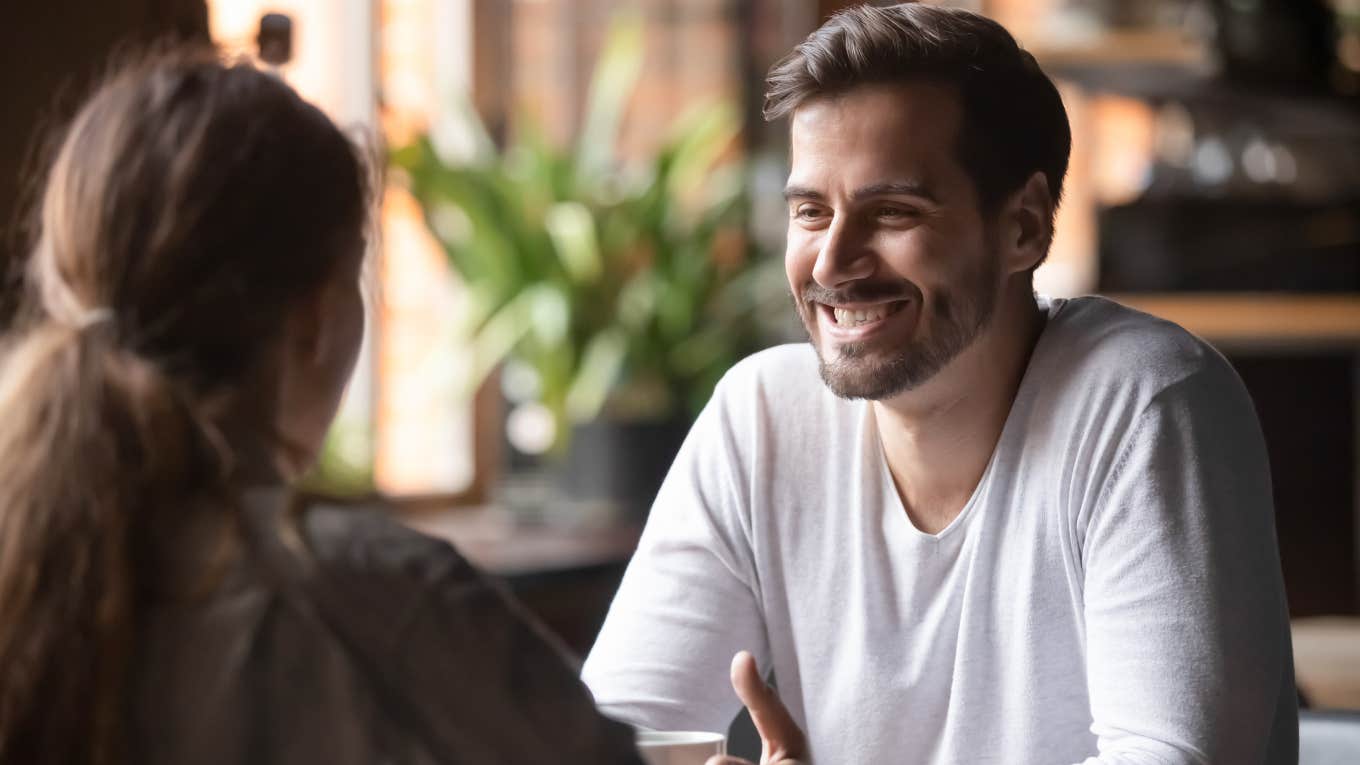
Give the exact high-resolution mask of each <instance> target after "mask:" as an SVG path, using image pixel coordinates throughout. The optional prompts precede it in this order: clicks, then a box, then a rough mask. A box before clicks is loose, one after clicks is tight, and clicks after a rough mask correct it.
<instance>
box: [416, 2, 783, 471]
mask: <svg viewBox="0 0 1360 765" xmlns="http://www.w3.org/2000/svg"><path fill="white" fill-rule="evenodd" d="M641 58H642V29H641V27H640V26H639V24H637V23H636V22H634V21H622V22H619V23H617V24H616V25H615V27H614V29H612V30H611V33H610V35H609V37H608V38H607V42H606V46H605V50H604V52H603V53H602V55H601V58H600V61H599V63H598V65H597V67H596V71H595V75H594V79H593V81H592V85H591V92H590V97H589V99H588V104H587V109H586V118H585V121H584V124H583V127H582V129H581V131H580V138H579V142H578V143H577V145H576V146H575V147H573V148H562V147H557V146H553V145H552V144H551V143H550V142H549V141H548V140H546V139H545V138H544V137H543V136H542V134H541V133H540V132H539V131H537V130H535V129H534V127H533V126H532V125H529V124H527V123H526V122H524V121H521V123H520V127H521V129H520V130H519V131H517V137H516V139H515V141H514V142H513V143H512V144H511V145H510V146H508V147H507V148H505V149H504V150H498V149H497V148H496V147H495V146H494V144H493V143H492V141H491V140H490V139H489V138H488V137H487V135H486V132H485V130H484V129H483V128H482V125H481V124H480V122H479V121H478V120H477V118H476V116H475V115H474V114H473V113H472V111H471V109H470V108H466V107H465V108H464V117H465V125H464V133H465V134H466V135H471V136H472V140H471V141H470V143H471V150H470V151H468V152H466V153H467V156H466V157H465V158H462V159H457V160H456V159H453V158H450V157H449V156H448V155H449V154H450V152H448V151H445V152H443V153H441V152H440V151H439V148H438V141H435V140H431V138H430V137H429V136H426V137H422V138H421V139H419V140H417V141H415V142H414V143H412V144H410V145H407V146H403V147H400V148H398V149H396V150H395V151H394V152H393V154H392V164H393V165H394V167H395V168H397V169H398V170H399V175H402V176H404V181H405V183H406V184H407V186H408V188H409V189H410V190H411V192H412V193H413V194H414V195H415V197H416V198H417V199H418V200H419V201H420V203H421V205H422V207H423V209H424V212H425V217H426V221H427V223H428V224H429V226H430V228H431V230H432V232H433V233H434V235H435V236H436V238H437V239H438V240H439V241H440V242H441V243H442V245H443V247H444V248H445V250H446V252H447V254H448V257H449V260H450V263H451V264H452V265H453V268H454V269H455V270H456V271H457V272H458V274H459V275H460V276H461V277H462V279H463V281H464V282H465V285H466V288H467V292H468V306H467V331H468V336H469V339H470V341H471V348H472V354H473V362H472V363H473V364H474V374H473V375H472V376H471V377H472V378H473V379H474V380H475V381H478V382H480V381H481V380H482V379H484V378H485V376H486V375H487V374H489V373H490V372H491V371H492V370H493V369H495V368H496V367H497V366H498V365H500V364H501V363H502V362H504V361H506V360H512V361H514V362H517V363H518V364H519V365H520V366H521V367H523V368H528V369H531V370H533V372H534V373H535V377H536V378H537V379H536V386H535V387H536V388H537V391H538V399H539V401H541V402H542V403H543V404H544V405H545V406H546V407H547V408H548V409H549V411H551V412H552V414H553V416H554V419H555V421H556V424H557V426H558V427H557V430H556V433H557V434H558V442H557V445H558V446H559V448H560V447H561V446H562V444H563V443H564V438H563V436H565V434H566V433H567V432H568V430H569V425H570V424H571V423H573V422H582V421H586V420H590V419H593V418H596V417H598V416H601V415H604V416H609V417H614V418H620V419H634V420H638V419H648V420H663V419H667V418H670V417H675V416H678V415H681V414H684V413H685V412H686V411H687V410H688V411H691V412H692V411H693V410H695V409H697V407H699V406H702V404H703V403H704V402H705V401H706V400H707V399H708V396H709V394H710V393H711V391H712V387H713V385H714V384H715V383H716V381H717V379H718V378H719V377H720V376H721V375H722V373H723V372H724V371H725V370H726V369H727V368H728V367H729V366H730V365H731V364H732V363H733V362H735V361H736V360H737V359H739V358H740V357H741V356H742V355H744V354H745V353H747V352H749V351H751V350H753V349H754V348H755V347H758V342H759V340H758V338H757V337H756V326H757V323H756V322H754V321H753V320H752V319H753V313H754V312H755V311H758V310H761V308H762V306H763V305H765V304H767V303H768V300H769V296H770V294H771V289H770V286H771V284H772V283H774V284H782V281H779V280H778V279H775V280H773V282H772V280H771V279H770V276H769V274H770V265H771V263H770V261H769V259H767V258H760V257H759V255H758V253H757V252H756V248H755V246H754V245H753V244H752V243H751V240H750V238H749V237H748V236H746V233H745V229H746V222H747V219H748V216H749V207H750V205H749V199H748V195H747V191H746V181H745V173H744V169H743V167H742V166H741V165H740V164H739V163H734V162H731V161H726V157H727V156H728V155H730V154H731V153H732V148H733V146H734V144H735V141H736V139H737V136H738V134H739V129H740V125H739V120H738V118H737V114H736V111H735V109H734V108H733V107H732V106H731V105H728V104H718V105H712V106H707V107H704V108H700V109H696V110H694V111H692V112H691V113H689V114H688V115H687V116H686V117H684V118H682V119H681V120H680V121H679V122H678V124H677V128H676V130H675V132H674V134H673V135H672V136H671V137H670V138H669V139H668V140H666V141H665V142H664V144H663V146H662V147H661V149H660V150H659V151H657V153H656V154H655V155H654V156H652V157H650V158H649V159H648V160H647V161H645V162H641V163H635V164H633V165H625V164H624V163H622V162H620V161H619V160H617V159H616V157H615V151H614V149H615V144H616V141H617V136H618V132H619V125H620V122H621V120H622V115H623V113H624V111H625V107H626V106H627V104H628V102H629V99H630V97H631V94H632V93H633V90H634V88H635V85H636V80H637V74H638V72H639V71H640V69H641ZM780 294H781V296H782V293H780Z"/></svg>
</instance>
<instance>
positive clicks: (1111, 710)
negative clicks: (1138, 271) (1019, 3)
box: [585, 4, 1298, 765]
mask: <svg viewBox="0 0 1360 765" xmlns="http://www.w3.org/2000/svg"><path fill="white" fill-rule="evenodd" d="M768 83H769V90H768V92H767V101H766V113H767V116H769V117H771V118H784V117H788V118H789V119H790V131H791V166H792V167H791V172H790V174H789V179H788V185H787V188H786V190H785V196H786V197H787V199H788V212H789V228H788V249H787V253H786V256H785V262H786V267H787V272H788V279H789V287H790V289H791V291H792V293H793V296H794V302H795V305H796V306H797V310H798V314H799V316H800V317H801V319H802V322H803V324H804V325H805V327H806V329H807V333H808V336H809V339H810V343H809V344H807V345H796V346H785V347H780V348H775V349H771V350H769V351H765V352H763V353H760V354H757V355H755V356H753V357H751V358H749V359H747V360H746V361H744V362H742V363H741V364H739V365H738V366H737V367H735V368H734V369H733V370H732V371H731V372H730V373H729V374H728V375H727V377H726V378H725V379H724V380H723V382H722V384H721V385H720V386H719V388H718V390H717V392H716V393H715V395H714V398H713V400H712V402H711V403H710V404H709V406H708V407H707V409H706V410H705V411H704V413H703V414H702V415H701V417H700V418H699V420H698V422H697V423H696V424H695V426H694V429H693V431H692V432H691V434H690V437H689V439H688V440H687V442H686V444H685V446H684V447H683V448H682V450H681V452H680V454H679V456H678V457H677V460H676V463H675V465H674V467H673V468H672V470H671V473H670V475H669V477H668V478H667V480H666V483H665V485H664V486H663V487H662V489H661V492H660V494H659V495H658V497H657V500H656V503H655V505H654V507H653V510H652V514H651V517H650V520H649V521H648V526H647V529H646V532H645V533H644V535H643V539H642V542H641V544H640V546H639V549H638V552H637V555H636V557H635V558H634V560H633V562H632V564H631V565H630V567H629V570H628V573H627V575H626V576H625V578H624V581H623V585H622V587H621V588H620V591H619V594H618V596H617V598H616V600H615V602H614V605H613V607H612V608H611V611H610V614H609V617H608V620H607V622H606V624H605V627H604V629H603V632H602V633H601V635H600V638H599V640H598V642H597V643H596V646H595V648H594V650H593V651H592V653H591V656H590V658H589V660H588V661H587V663H586V667H585V679H586V682H587V683H588V684H589V685H590V687H591V688H592V690H593V691H594V693H595V695H596V698H597V701H598V702H599V703H600V705H601V706H602V708H603V709H604V710H605V711H606V712H608V713H610V714H613V715H614V716H617V717H619V718H622V719H624V720H626V721H628V722H631V723H634V724H636V725H640V726H645V727H649V728H660V729H725V728H726V727H727V725H728V724H729V722H730V721H731V719H732V717H733V715H734V713H735V712H736V711H737V709H738V704H739V703H740V702H739V701H738V700H737V697H736V696H734V695H733V694H732V692H731V690H730V689H729V688H728V687H727V685H726V682H725V678H726V677H727V666H728V662H729V660H730V659H731V657H732V655H733V654H734V653H735V652H737V651H740V650H750V651H751V652H752V653H753V654H754V657H755V663H754V665H752V664H751V663H750V662H749V661H747V660H746V659H744V658H743V659H742V660H740V661H738V662H737V663H736V664H735V665H734V669H733V671H734V680H736V682H737V685H738V689H739V690H740V691H741V696H742V698H743V699H746V700H747V702H748V704H751V705H752V706H753V707H755V706H756V705H759V707H760V708H753V712H755V713H756V716H757V717H758V718H763V719H764V720H766V721H768V720H771V719H776V718H777V719H780V720H783V721H785V722H787V723H788V724H787V725H777V726H770V725H767V726H766V730H764V734H765V737H766V740H767V741H766V743H767V749H768V750H769V751H770V752H772V753H773V752H776V751H778V752H782V754H784V755H793V756H798V757H799V758H800V759H811V760H815V761H816V762H819V763H825V764H826V765H852V764H856V765H857V764H859V763H866V764H867V763H890V762H891V763H913V764H916V763H941V764H943V763H984V762H986V763H1003V764H1004V765H1026V764H1028V763H1035V764H1036V765H1037V764H1038V763H1048V764H1052V763H1080V762H1085V763H1122V764H1126V765H1132V764H1135V763H1158V764H1159V765H1168V764H1180V763H1185V764H1186V765H1189V764H1190V763H1197V764H1199V765H1204V764H1205V763H1231V764H1233V765H1237V764H1238V763H1286V762H1290V763H1292V762H1295V761H1296V760H1297V724H1298V721H1297V709H1296V697H1295V690H1294V684H1293V669H1292V663H1291V651H1290V642H1289V628H1288V619H1287V609H1286V607H1285V598H1284V588H1283V585H1282V582H1281V577H1280V566H1279V560H1278V555H1277V551H1276V542H1275V535H1274V517H1273V509H1272V505H1271V499H1270V496H1271V490H1270V478H1269V473H1268V466H1267V463H1266V456H1265V449H1264V446H1263V443H1262V438H1261V434H1260V429H1259V427H1258V425H1257V422H1256V418H1255V415H1254V412H1253V410H1252V405H1251V402H1250V399H1249V398H1248V397H1247V394H1246V392H1245V390H1244V389H1243V387H1242V385H1241V382H1240V381H1239V380H1238V378H1237V376H1236V375H1235V374H1234V373H1233V371H1232V369H1231V368H1230V367H1229V365H1228V364H1227V363H1226V362H1225V361H1224V360H1223V358H1222V357H1221V356H1219V355H1218V354H1217V353H1215V352H1214V351H1213V350H1212V349H1211V348H1209V347H1208V346H1206V345H1205V344H1204V343H1202V342H1201V341H1199V340H1197V339H1196V338H1194V337H1193V336H1191V335H1189V334H1187V333H1186V332H1185V331H1183V330H1181V329H1180V328H1178V327H1176V326H1174V325H1172V324H1169V323H1166V322H1163V321H1159V320H1157V319H1154V318H1151V317H1149V316H1146V315H1144V314H1140V313H1137V312H1134V311H1131V310H1128V309H1125V308H1122V307H1120V306H1118V305H1116V304H1114V303H1111V302H1108V301H1105V300H1102V299H1099V298H1082V299H1074V300H1050V299H1044V298H1040V297H1037V296H1036V295H1035V294H1034V291H1033V287H1032V274H1033V272H1034V269H1035V268H1036V267H1038V266H1039V264H1040V263H1042V261H1043V259H1044V257H1045V255H1046V254H1047V251H1048V247H1049V243H1050V241H1051V239H1052V225H1053V213H1054V210H1055V208H1056V206H1057V202H1058V199H1059V197H1060V194H1061V188H1062V183H1063V175H1064V173H1065V171H1066V165H1067V157H1068V151H1069V145H1070V133H1069V129H1068V124H1067V117H1066V113H1065V112H1064V110H1063V106H1062V102H1061V99H1060V98H1059V96H1058V93H1057V90H1056V89H1055V88H1054V86H1053V84H1052V82H1051V81H1050V80H1049V79H1048V78H1047V77H1046V76H1045V75H1044V74H1043V73H1042V72H1041V71H1040V70H1039V68H1038V66H1037V65H1036V64H1035V62H1034V59H1033V58H1032V57H1031V56H1030V55H1029V54H1027V53H1024V52H1023V51H1021V50H1020V49H1019V48H1018V47H1017V46H1016V44H1015V41H1014V40H1013V39H1012V38H1011V36H1010V35H1009V34H1008V33H1007V32H1006V31H1005V30H1004V29H1002V28H1001V27H1000V26H998V25H997V24H995V23H993V22H991V21H989V20H987V19H985V18H983V17H981V16H977V15H974V14H971V13H967V12H963V11H956V10H949V9H944V8H940V7H935V6H926V5H914V4H906V5H900V6H896V7H892V8H872V7H863V8H858V9H854V10H851V11H847V12H843V13H841V14H839V15H837V16H835V17H833V18H832V19H831V20H830V21H828V22H827V23H826V25H824V26H823V27H822V28H821V29H819V30H818V31H817V32H815V33H813V34H812V35H811V36H810V37H809V38H808V39H807V40H806V41H805V42H804V43H803V44H801V45H800V46H798V48H796V49H795V50H794V51H793V52H792V53H791V54H790V55H789V56H788V57H786V58H785V59H784V60H783V61H781V62H780V63H779V64H777V65H776V66H775V68H774V69H773V70H772V72H771V74H770V77H769V81H768ZM757 667H758V669H757ZM743 673H745V675H744V677H743ZM756 673H759V674H771V673H772V674H773V676H774V678H775V680H776V682H777V684H778V695H779V698H780V699H782V705H781V704H780V702H779V701H775V700H774V698H775V697H774V696H773V695H771V694H764V693H763V692H762V691H760V690H752V689H753V688H756V687H757V686H758V685H759V683H758V679H757V680H753V678H755V675H756ZM753 699H754V702H753ZM785 709H786V710H787V715H786V716H785V714H784V713H785ZM795 726H796V727H795ZM772 728H774V729H772ZM799 728H801V731H805V732H806V744H804V742H803V740H802V738H801V731H799V730H798V729H799ZM795 740H796V743H791V742H794V741H795Z"/></svg>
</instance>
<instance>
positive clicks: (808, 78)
mask: <svg viewBox="0 0 1360 765" xmlns="http://www.w3.org/2000/svg"><path fill="white" fill-rule="evenodd" d="M921 78H924V79H927V80H930V81H933V82H939V83H942V84H945V85H949V86H952V87H954V88H955V89H956V92H957V93H958V96H959V100H960V103H961V105H962V110H963V119H962V125H961V127H960V128H959V136H958V139H957V141H956V144H955V153H956V155H957V157H958V159H959V162H960V164H962V165H963V168H964V169H965V170H966V171H967V172H968V174H969V176H970V177H971V178H972V179H973V183H974V184H975V185H976V186H977V191H978V197H979V200H980V202H981V204H982V207H983V209H984V210H991V209H994V208H995V206H996V205H997V204H999V203H1000V202H1001V201H1002V200H1003V199H1004V198H1005V197H1006V196H1007V195H1008V194H1010V193H1012V192H1014V191H1015V190H1017V189H1019V188H1020V187H1021V186H1023V185H1024V183H1025V181H1026V180H1028V179H1029V176H1030V175H1032V174H1033V173H1035V172H1042V173H1043V174H1044V177H1045V178H1046V179H1047V180H1048V188H1049V191H1050V192H1051V193H1052V195H1053V201H1054V205H1055V207H1056V205H1057V202H1058V200H1059V199H1060V198H1061V196H1062V185H1063V176H1064V175H1065V174H1066V173H1067V159H1068V154H1069V153H1070V151H1071V145H1072V134H1071V130H1070V128H1069V126H1068V123H1067V111H1066V110H1065V109H1064V108H1063V103H1062V98H1061V97H1060V96H1059V95H1058V90H1057V88H1056V87H1055V86H1054V85H1053V82H1052V81H1051V80H1050V79H1049V78H1048V77H1047V75H1045V74H1044V73H1043V72H1042V71H1041V70H1040V69H1039V65H1038V63H1036V62H1035V60H1034V57H1033V56H1032V55H1030V54H1029V53H1027V52H1026V51H1024V50H1021V49H1020V47H1019V45H1017V44H1016V42H1015V38H1013V37H1011V35H1010V33H1009V32H1007V31H1006V29H1005V28H1004V27H1002V26H1001V25H1000V24H998V23H996V22H995V21H992V20H991V19H988V18H986V17H983V16H980V15H978V14H976V13H971V12H969V11H964V10H959V9H955V8H943V7H939V6H931V5H922V4H917V3H903V4H901V5H895V6H892V7H888V8H878V7H873V6H859V7H855V8H850V9H847V10H844V11H841V12H839V13H837V14H835V15H834V16H832V17H831V18H830V19H829V20H828V21H827V22H826V23H825V24H823V25H822V27H821V28H820V29H818V30H817V31H815V32H813V33H812V34H811V35H809V36H808V38H807V39H806V40H804V41H803V42H802V43H800V44H799V45H798V47H796V48H794V49H793V51H792V52H791V53H789V54H788V55H787V56H785V57H784V58H783V59H781V60H780V61H779V62H778V63H776V64H775V65H774V67H773V68H771V69H770V74H769V77H768V78H767V79H766V84H767V86H768V87H767V90H766V92H765V118H766V119H769V120H773V119H777V118H780V117H783V116H786V115H788V114H790V113H791V112H793V111H794V110H795V109H797V108H798V107H799V105H801V104H803V103H804V102H806V101H808V100H809V99H813V98H818V97H824V96H834V95H836V94H838V93H843V92H845V91H847V90H850V89H851V88H854V87H856V86H858V85H866V84H871V83H883V82H906V81H911V80H915V79H921Z"/></svg>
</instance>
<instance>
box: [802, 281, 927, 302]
mask: <svg viewBox="0 0 1360 765" xmlns="http://www.w3.org/2000/svg"><path fill="white" fill-rule="evenodd" d="M919 294H920V290H918V289H917V288H916V285H914V284H912V283H911V282H868V283H856V284H853V285H851V286H849V287H845V288H843V289H830V288H828V287H823V286H822V285H820V284H818V283H816V282H808V283H807V284H804V285H803V289H802V290H801V291H800V292H799V294H798V295H797V296H796V300H797V302H798V303H800V304H802V305H804V306H810V305H811V304H813V303H823V304H826V305H844V304H846V303H882V302H888V301H891V300H911V299H912V298H915V297H916V296H918V295H919Z"/></svg>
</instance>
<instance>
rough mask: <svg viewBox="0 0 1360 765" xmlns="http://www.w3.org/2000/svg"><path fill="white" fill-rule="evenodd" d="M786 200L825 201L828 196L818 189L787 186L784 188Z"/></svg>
mask: <svg viewBox="0 0 1360 765" xmlns="http://www.w3.org/2000/svg"><path fill="white" fill-rule="evenodd" d="M784 199H785V200H792V199H815V200H824V199H826V195H825V194H823V193H822V192H820V191H817V190H816V189H811V188H808V187H807V186H785V187H784Z"/></svg>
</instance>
